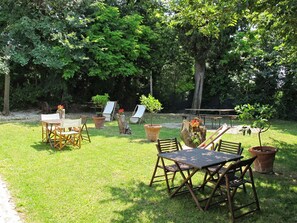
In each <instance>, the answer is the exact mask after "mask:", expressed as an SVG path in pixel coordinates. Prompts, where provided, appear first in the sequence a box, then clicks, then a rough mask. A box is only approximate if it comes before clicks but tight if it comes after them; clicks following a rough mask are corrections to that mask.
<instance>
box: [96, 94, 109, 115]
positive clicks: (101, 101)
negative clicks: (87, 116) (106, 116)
mask: <svg viewBox="0 0 297 223" xmlns="http://www.w3.org/2000/svg"><path fill="white" fill-rule="evenodd" d="M108 100H109V95H108V94H107V93H105V94H102V95H99V94H97V95H94V96H92V102H93V104H94V105H95V109H96V108H98V109H99V110H100V111H102V110H103V108H104V106H105V105H106V103H107V102H108ZM97 115H99V112H97Z"/></svg>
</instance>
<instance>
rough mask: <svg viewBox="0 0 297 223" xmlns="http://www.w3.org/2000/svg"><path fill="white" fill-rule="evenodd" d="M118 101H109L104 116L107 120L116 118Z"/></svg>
mask: <svg viewBox="0 0 297 223" xmlns="http://www.w3.org/2000/svg"><path fill="white" fill-rule="evenodd" d="M116 105H117V102H116V101H108V102H107V103H106V105H105V107H104V110H103V116H104V117H105V121H108V122H109V121H112V120H113V119H114V114H115V108H116Z"/></svg>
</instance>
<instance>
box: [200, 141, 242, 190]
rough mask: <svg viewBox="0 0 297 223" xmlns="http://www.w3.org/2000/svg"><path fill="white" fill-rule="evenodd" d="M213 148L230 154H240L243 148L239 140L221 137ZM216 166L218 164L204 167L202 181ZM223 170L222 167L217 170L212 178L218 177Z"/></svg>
mask: <svg viewBox="0 0 297 223" xmlns="http://www.w3.org/2000/svg"><path fill="white" fill-rule="evenodd" d="M214 150H216V151H218V152H223V153H230V154H236V155H241V154H242V152H243V148H242V147H241V143H240V142H230V141H226V140H221V139H220V141H219V143H218V144H217V145H216V147H215V149H214ZM217 167H218V166H212V167H209V168H207V169H206V172H205V175H204V180H203V182H205V181H206V179H207V177H208V175H211V174H212V173H213V172H215V171H216V169H217ZM225 170H226V168H225V167H222V168H221V169H220V170H219V171H218V172H217V174H216V176H214V177H213V179H215V178H217V179H218V178H219V176H220V174H222V173H223V172H224V171H225ZM243 189H244V190H245V185H244V184H243Z"/></svg>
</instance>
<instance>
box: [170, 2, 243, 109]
mask: <svg viewBox="0 0 297 223" xmlns="http://www.w3.org/2000/svg"><path fill="white" fill-rule="evenodd" d="M244 8H245V6H244V5H238V4H237V1H234V0H229V1H202V0H180V1H174V2H173V3H172V11H173V13H172V24H173V25H174V26H175V27H176V28H177V29H178V30H179V31H180V40H181V42H182V44H183V46H184V47H185V48H186V49H187V51H188V52H189V54H190V55H191V56H192V57H193V58H194V61H195V64H194V75H195V91H194V97H193V103H192V107H193V108H200V106H201V101H202V92H203V82H204V77H205V70H206V61H207V58H208V54H209V52H210V50H211V48H212V47H214V45H215V44H216V40H217V39H218V38H219V37H220V36H221V35H223V34H224V31H225V29H227V28H229V27H233V26H236V24H237V22H238V20H239V18H240V15H241V12H242V10H243V9H244ZM228 35H230V33H228Z"/></svg>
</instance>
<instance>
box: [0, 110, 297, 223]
mask: <svg viewBox="0 0 297 223" xmlns="http://www.w3.org/2000/svg"><path fill="white" fill-rule="evenodd" d="M153 122H154V123H168V122H181V117H176V116H174V115H158V116H157V118H154V121H153ZM93 126H94V124H93V123H92V121H91V120H89V122H88V127H89V132H90V134H91V140H92V142H91V143H89V142H86V141H84V142H83V144H82V148H81V149H77V148H72V147H68V148H65V149H64V150H62V151H56V150H55V149H52V148H51V147H50V146H49V145H48V144H45V143H42V142H41V126H40V123H38V122H5V123H0V132H1V134H0V142H1V145H0V174H1V176H2V178H3V179H4V180H5V181H6V182H7V184H8V188H9V190H10V191H11V194H12V195H13V197H14V201H15V203H16V206H17V210H18V211H19V212H20V213H21V215H22V217H23V219H24V220H25V222H27V223H31V222H32V223H33V222H34V223H39V222H40V223H41V222H42V223H44V222H54V223H56V222H59V223H63V222H65V223H66V222H67V223H68V222H79V223H80V222H82V223H84V222H88V223H90V222H123V223H124V222H229V221H230V220H229V216H228V213H227V207H226V206H222V207H218V208H213V209H211V210H210V211H208V212H201V211H199V210H198V209H197V208H196V207H195V204H194V201H193V200H192V198H191V196H190V195H185V196H178V197H174V198H172V199H170V198H169V196H168V194H167V191H166V189H165V187H166V186H165V183H158V184H154V185H153V187H149V186H148V183H149V181H150V178H151V175H152V171H153V167H154V165H155V160H156V152H157V151H156V148H155V146H154V143H150V142H147V141H146V140H145V133H144V129H143V125H131V129H132V135H131V136H124V135H119V133H118V127H117V123H116V121H113V122H109V123H107V124H106V125H105V128H104V129H101V130H98V129H95V128H94V127H93ZM167 137H179V129H169V128H162V130H161V134H160V138H167ZM223 138H224V139H226V140H232V141H240V142H242V144H243V147H244V148H245V151H244V155H245V156H250V155H249V154H248V151H247V148H248V147H250V146H253V145H257V144H258V142H257V136H256V135H252V136H242V135H240V134H237V135H233V134H228V133H227V134H225V135H224V136H223ZM263 142H264V143H263V144H267V145H272V146H276V147H278V148H279V152H278V153H277V156H276V161H275V166H274V170H275V172H276V174H273V175H267V174H266V175H265V174H259V173H255V181H256V187H257V191H258V196H259V199H260V206H261V212H258V213H255V214H253V215H250V216H247V217H244V218H242V219H241V221H240V222H263V223H264V222H265V223H267V222H270V223H273V222H284V221H286V222H297V216H296V212H295V210H296V208H297V204H296V192H297V182H296V180H297V165H296V160H297V123H296V122H286V121H275V122H274V123H273V125H272V128H271V129H270V130H269V131H268V132H266V133H264V134H263ZM200 176H201V175H200ZM198 177H199V176H197V179H198Z"/></svg>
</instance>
